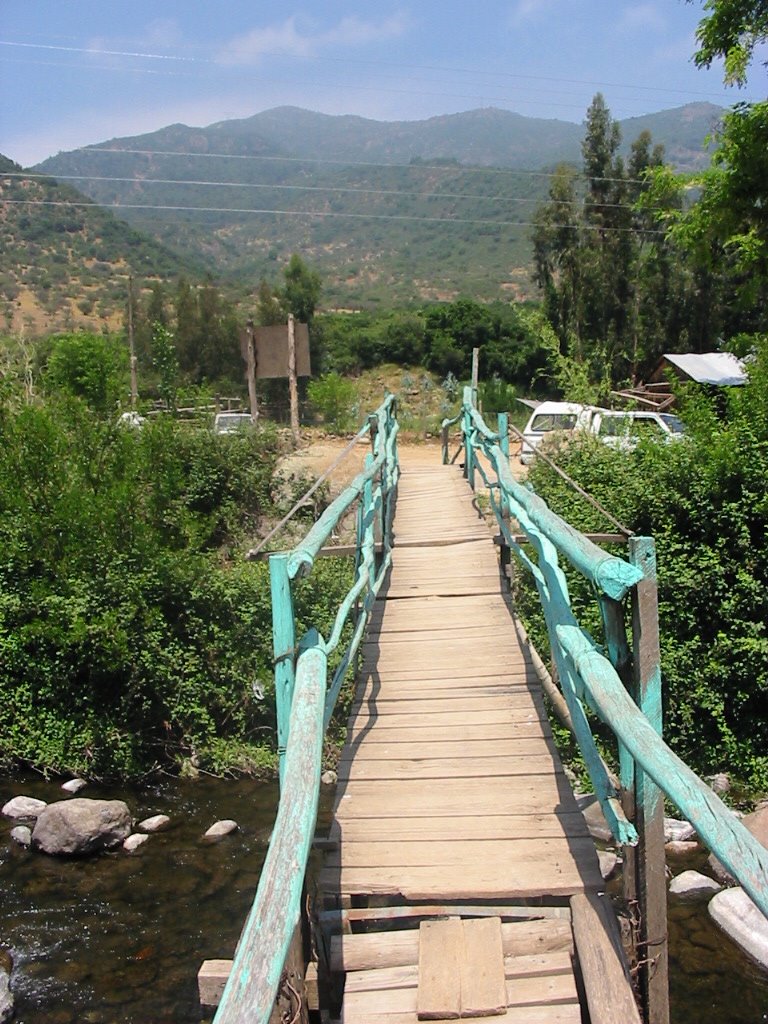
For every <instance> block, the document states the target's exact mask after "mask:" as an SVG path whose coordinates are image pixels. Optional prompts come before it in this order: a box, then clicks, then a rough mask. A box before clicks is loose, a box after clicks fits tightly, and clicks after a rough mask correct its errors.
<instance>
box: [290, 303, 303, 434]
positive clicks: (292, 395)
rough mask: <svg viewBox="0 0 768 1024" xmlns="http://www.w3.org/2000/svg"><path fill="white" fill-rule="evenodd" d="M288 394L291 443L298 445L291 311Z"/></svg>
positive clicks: (294, 336)
mask: <svg viewBox="0 0 768 1024" xmlns="http://www.w3.org/2000/svg"><path fill="white" fill-rule="evenodd" d="M288 394H289V396H290V400H291V433H292V434H293V443H294V444H295V445H297V446H298V444H299V441H300V440H301V437H300V434H299V389H298V386H297V383H296V334H295V327H294V320H293V313H289V314H288Z"/></svg>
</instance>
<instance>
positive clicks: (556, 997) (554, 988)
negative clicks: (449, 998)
mask: <svg viewBox="0 0 768 1024" xmlns="http://www.w3.org/2000/svg"><path fill="white" fill-rule="evenodd" d="M459 923H460V922H459ZM505 988H506V992H505V996H506V1002H507V1006H508V1007H513V1008H514V1010H516V1011H518V1012H519V1011H520V1010H523V1009H526V1010H529V1009H531V1010H532V1009H535V1008H538V1009H539V1010H545V1011H546V1013H547V1014H550V1013H552V1011H553V1010H554V1008H555V1007H556V1006H558V1005H562V1006H566V1007H569V1006H570V1007H575V1008H576V1010H577V1011H578V1013H579V1017H578V1018H576V1019H580V1015H581V1011H580V1009H579V1006H578V995H577V992H576V984H575V982H574V980H573V977H570V978H568V977H567V975H552V976H549V977H544V978H531V979H529V978H519V979H515V980H514V981H510V982H507V983H506V984H505ZM417 992H418V990H417V989H412V988H402V989H392V990H390V991H389V992H388V993H387V996H386V999H385V1000H382V999H381V996H380V993H370V992H350V993H349V995H348V996H345V999H344V1020H345V1024H346V1022H347V1021H349V1020H355V1019H359V1020H364V1021H366V1022H367V1021H368V1020H370V1019H371V1018H370V1017H369V1016H368V1014H369V1012H370V1011H371V1010H374V1011H378V1013H380V1014H381V1015H382V1020H388V1019H389V1018H390V1016H391V1015H393V1014H406V1013H410V1014H412V1015H413V1016H412V1017H411V1020H436V1019H437V1020H439V1019H441V1018H440V1017H437V1016H435V1015H432V1014H430V1016H428V1017H427V1016H422V1011H421V1008H420V1004H419V1001H418V996H417ZM377 1001H378V1005H377ZM358 1013H360V1014H361V1016H360V1017H359V1018H356V1016H355V1015H356V1014H358ZM457 1017H458V1013H455V1012H452V1013H451V1014H450V1016H448V1015H447V1014H443V1015H442V1019H444V1020H455V1019H457ZM374 1019H376V1018H374ZM515 1019H516V1018H515V1016H514V1015H512V1016H511V1017H510V1016H509V1013H508V1014H507V1016H506V1017H505V1020H512V1021H514V1020H515ZM519 1019H525V1017H522V1018H519ZM528 1019H534V1020H541V1021H542V1022H546V1024H549V1022H550V1021H551V1020H555V1021H556V1020H557V1019H558V1018H557V1016H555V1015H554V1014H553V1015H552V1016H542V1017H538V1018H537V1017H533V1018H528ZM566 1019H567V1018H566Z"/></svg>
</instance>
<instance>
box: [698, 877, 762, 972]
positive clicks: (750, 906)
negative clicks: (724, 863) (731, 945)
mask: <svg viewBox="0 0 768 1024" xmlns="http://www.w3.org/2000/svg"><path fill="white" fill-rule="evenodd" d="M707 909H708V910H709V914H710V917H711V918H712V920H713V921H714V922H715V923H716V924H717V925H718V927H719V928H720V929H721V930H722V931H724V932H725V934H726V935H727V936H728V938H730V939H732V940H733V941H734V942H735V943H736V945H737V946H739V947H740V948H741V949H742V950H743V951H744V952H745V953H746V954H747V956H748V957H751V958H752V960H754V961H755V963H757V964H759V965H760V966H761V967H763V968H765V969H766V970H768V921H766V919H765V918H764V917H763V915H762V914H761V913H760V911H759V910H758V909H757V907H756V906H755V904H754V903H753V902H752V900H751V899H750V898H749V896H747V894H746V893H745V892H744V890H743V889H742V888H740V887H738V888H735V889H723V891H722V892H719V893H718V894H717V895H716V896H713V897H712V899H711V900H710V901H709V904H708V905H707Z"/></svg>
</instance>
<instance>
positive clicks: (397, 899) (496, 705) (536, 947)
mask: <svg viewBox="0 0 768 1024" xmlns="http://www.w3.org/2000/svg"><path fill="white" fill-rule="evenodd" d="M338 774H339V784H338V789H337V797H336V803H335V808H334V814H333V822H332V826H331V838H332V839H334V840H335V841H336V844H337V845H336V847H335V849H333V850H332V851H331V852H330V853H329V854H327V855H326V859H325V862H324V866H323V869H322V872H321V878H320V887H321V889H322V890H323V891H324V892H325V893H326V894H332V895H333V896H335V897H336V898H337V899H338V900H339V906H341V907H349V906H352V907H357V908H365V907H369V908H371V909H369V910H368V911H367V912H365V911H363V910H358V911H357V919H359V918H361V917H366V918H368V920H367V921H366V924H365V928H366V930H367V934H359V935H358V934H345V935H343V936H340V937H337V938H336V939H335V940H334V944H333V951H334V952H333V962H334V964H335V967H336V969H337V970H339V971H344V972H346V983H345V990H344V1009H343V1019H344V1021H346V1022H348V1024H362V1022H365V1024H375V1022H377V1021H381V1022H382V1024H400V1022H402V1024H405V1022H408V1024H411V1022H415V1021H416V1020H417V1019H418V1018H417V990H418V978H419V969H418V964H419V954H418V948H419V947H418V935H419V933H418V931H414V930H413V927H414V924H417V923H418V918H416V919H415V920H414V917H413V916H411V915H416V914H418V913H420V911H419V910H413V909H412V907H413V905H414V904H416V905H418V906H419V907H421V909H422V910H423V912H424V916H425V917H440V916H441V915H444V916H450V915H451V914H453V913H457V915H458V916H464V917H469V916H471V914H470V913H467V911H468V910H471V909H472V908H473V907H476V908H477V915H478V916H482V915H484V914H485V915H488V914H489V913H493V912H495V911H490V910H489V909H488V907H489V905H491V904H492V905H493V906H494V907H496V908H500V910H498V913H499V916H500V917H501V918H502V919H503V920H504V922H505V923H504V925H503V946H504V965H503V966H504V975H505V978H506V987H507V1003H508V1006H507V1010H506V1013H505V1014H503V1017H502V1019H504V1020H507V1021H509V1022H512V1024H518V1022H519V1024H535V1022H539V1021H541V1022H545V1021H546V1022H548V1024H558V1022H563V1024H565V1022H568V1024H571V1022H573V1024H575V1022H578V1021H581V1020H582V1012H581V1007H580V1005H579V998H578V994H577V984H576V980H575V977H574V969H573V963H572V953H573V937H572V932H571V927H570V922H569V921H565V922H564V921H563V920H560V919H558V918H561V917H563V916H565V917H567V916H568V915H569V910H568V901H569V897H572V896H574V895H575V894H578V893H586V894H587V895H588V896H589V897H590V898H593V895H594V894H595V893H596V892H597V891H598V890H599V889H601V888H602V885H603V883H602V878H601V876H600V873H599V869H598V863H597V857H596V853H595V848H594V844H593V842H592V840H591V839H590V837H589V834H588V832H587V829H586V826H585V823H584V819H583V817H582V815H581V814H580V812H579V810H578V808H577V805H576V802H575V799H574V796H573V793H572V791H571V788H570V786H569V784H568V781H567V779H566V776H565V774H564V772H563V767H562V764H561V762H560V759H559V757H558V754H557V751H556V749H555V746H554V743H553V740H552V735H551V731H550V727H549V723H548V721H547V717H546V713H545V711H544V707H543V703H542V698H541V694H540V691H539V685H538V681H537V680H536V676H535V673H534V671H533V668H532V666H531V663H530V661H529V660H528V658H527V657H526V655H525V654H524V653H523V651H522V649H521V647H520V645H519V642H518V640H517V636H516V633H515V629H514V625H513V622H512V619H511V616H510V611H509V607H508V603H507V600H506V598H505V595H504V592H503V588H502V584H501V577H500V573H499V564H498V556H497V553H496V549H495V548H494V545H493V543H492V541H491V536H490V532H489V529H488V527H487V525H486V524H485V522H484V521H483V520H482V519H481V518H480V516H479V515H478V512H477V509H476V507H475V505H474V496H473V495H472V493H471V491H470V490H469V488H468V486H467V484H466V482H465V481H464V480H463V478H462V476H461V473H460V470H458V469H457V468H454V467H444V466H441V465H435V456H434V452H433V451H427V452H425V454H424V455H423V456H422V455H421V454H420V453H419V454H417V455H416V456H411V457H409V458H406V459H405V460H404V464H403V472H402V477H401V480H400V484H399V494H398V500H397V510H396V515H395V551H394V556H393V567H392V571H391V577H390V580H389V583H388V585H387V586H386V588H385V590H384V591H383V592H382V596H381V598H380V600H379V601H378V602H377V607H376V610H375V612H374V616H373V620H372V624H371V629H370V631H369V634H368V637H367V642H366V645H365V651H364V656H363V666H362V679H361V683H360V686H359V690H358V693H357V696H356V701H355V704H354V706H353V708H352V713H351V717H350V721H349V729H348V737H347V742H346V745H345V747H344V749H343V751H342V754H341V758H340V763H339V772H338ZM457 904H461V908H460V909H459V910H458V911H456V910H454V908H455V907H456V905H457ZM377 907H387V908H388V909H387V910H386V911H385V910H381V911H378V912H377V910H376V908H377ZM409 907H411V909H408V908H409ZM520 907H525V909H524V910H521V909H519V908H520ZM532 907H541V911H540V912H541V914H542V916H543V918H544V919H543V920H538V921H530V920H523V918H525V917H530V916H531V915H532V913H534V911H533V910H532V909H531V908H532ZM392 908H400V910H397V909H394V910H393V909H392ZM398 914H401V915H402V916H401V917H400V918H399V920H398ZM350 916H354V915H350ZM393 918H394V919H395V929H396V930H391V929H392V927H393V920H392V919H393ZM516 918H517V920H516ZM409 927H410V929H411V930H407V929H408V928H409ZM371 929H375V930H374V931H373V932H372V931H371Z"/></svg>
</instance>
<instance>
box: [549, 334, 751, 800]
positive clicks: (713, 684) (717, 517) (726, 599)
mask: <svg viewBox="0 0 768 1024" xmlns="http://www.w3.org/2000/svg"><path fill="white" fill-rule="evenodd" d="M766 396H768V344H766V342H765V340H764V339H763V340H762V342H761V343H760V346H759V352H758V355H757V358H756V361H755V362H754V364H753V365H752V367H751V370H750V382H749V384H748V385H746V386H745V387H743V388H733V389H731V391H730V394H729V395H728V396H727V397H726V398H725V401H724V405H725V409H724V410H723V413H722V415H718V413H717V411H716V406H717V405H718V404H723V403H722V402H718V401H716V400H715V399H711V400H710V399H708V398H706V397H694V396H691V397H689V399H688V401H687V403H686V404H685V406H684V409H683V416H684V418H685V420H686V423H687V426H688V437H687V438H686V439H685V440H684V441H682V442H679V443H675V444H668V445H664V444H651V443H647V442H644V443H643V444H641V445H640V447H639V448H638V449H637V450H636V451H635V452H633V453H624V452H616V451H612V450H610V449H608V448H606V447H604V446H603V445H600V444H598V443H596V442H594V441H590V439H585V440H583V441H582V442H580V443H574V444H571V445H569V446H567V447H566V448H564V449H563V450H562V451H560V452H559V453H558V456H557V460H558V463H559V465H561V466H562V468H563V469H565V470H566V472H568V473H569V474H570V475H571V476H572V477H574V478H575V479H576V480H577V481H578V482H579V483H580V484H581V486H582V487H584V488H585V489H586V490H587V491H588V492H589V493H590V494H593V495H594V496H595V497H597V498H598V499H599V500H600V501H601V502H602V503H603V505H604V506H605V507H606V508H607V509H609V510H610V511H611V512H612V514H613V515H615V516H616V517H618V518H619V519H620V520H621V521H623V522H624V523H625V524H626V525H627V526H628V527H630V528H631V529H633V530H634V531H635V532H636V533H638V534H640V535H651V536H653V537H654V538H655V541H656V546H657V557H658V571H659V620H660V631H661V649H662V675H663V681H664V705H665V735H666V737H667V739H668V742H670V743H671V745H672V746H673V748H674V749H675V750H676V751H677V752H678V753H679V754H680V755H681V756H682V757H683V758H684V759H685V760H686V761H687V762H688V763H689V764H691V765H692V766H693V767H694V768H696V769H697V770H698V771H700V772H703V773H706V772H709V771H716V770H724V769H726V770H730V771H733V772H734V773H736V775H737V776H739V777H740V779H741V780H742V782H743V783H744V784H745V785H746V786H747V787H748V788H750V789H755V790H763V791H764V790H766V789H768V492H766V480H767V479H768V398H767V397H766ZM720 397H721V398H722V396H720ZM531 480H532V482H533V484H534V486H535V488H536V490H537V491H538V493H540V494H541V495H542V496H543V497H544V498H545V499H546V500H547V501H548V502H549V503H550V504H551V505H552V507H553V508H554V509H555V510H556V511H557V512H559V513H560V514H561V515H563V516H564V517H565V518H566V519H568V521H569V522H571V523H573V524H574V525H576V526H578V527H579V528H581V529H583V530H605V529H606V528H608V529H610V525H609V524H607V523H606V521H605V519H603V518H602V517H601V516H600V514H599V513H598V512H597V511H596V510H595V509H593V508H592V507H591V506H589V505H588V504H586V503H585V502H584V500H583V499H582V498H580V497H579V496H578V495H577V494H576V493H575V492H574V491H573V490H571V489H570V488H569V487H568V486H567V485H566V484H564V483H563V481H561V480H560V479H558V478H557V477H556V476H555V475H554V474H553V473H552V472H551V471H550V470H549V469H548V468H547V467H546V465H545V464H543V463H537V464H536V465H535V466H534V467H533V468H532V472H531ZM571 590H572V595H573V597H574V599H575V601H576V602H577V603H579V604H580V605H581V606H582V607H588V606H589V607H592V606H593V602H592V601H591V599H590V595H589V594H588V592H587V590H586V588H585V587H584V586H583V585H582V584H581V583H580V582H579V581H578V580H576V579H572V580H571ZM587 625H588V626H589V627H590V628H595V629H596V630H599V626H597V624H596V623H595V622H594V620H593V621H591V622H587Z"/></svg>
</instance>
